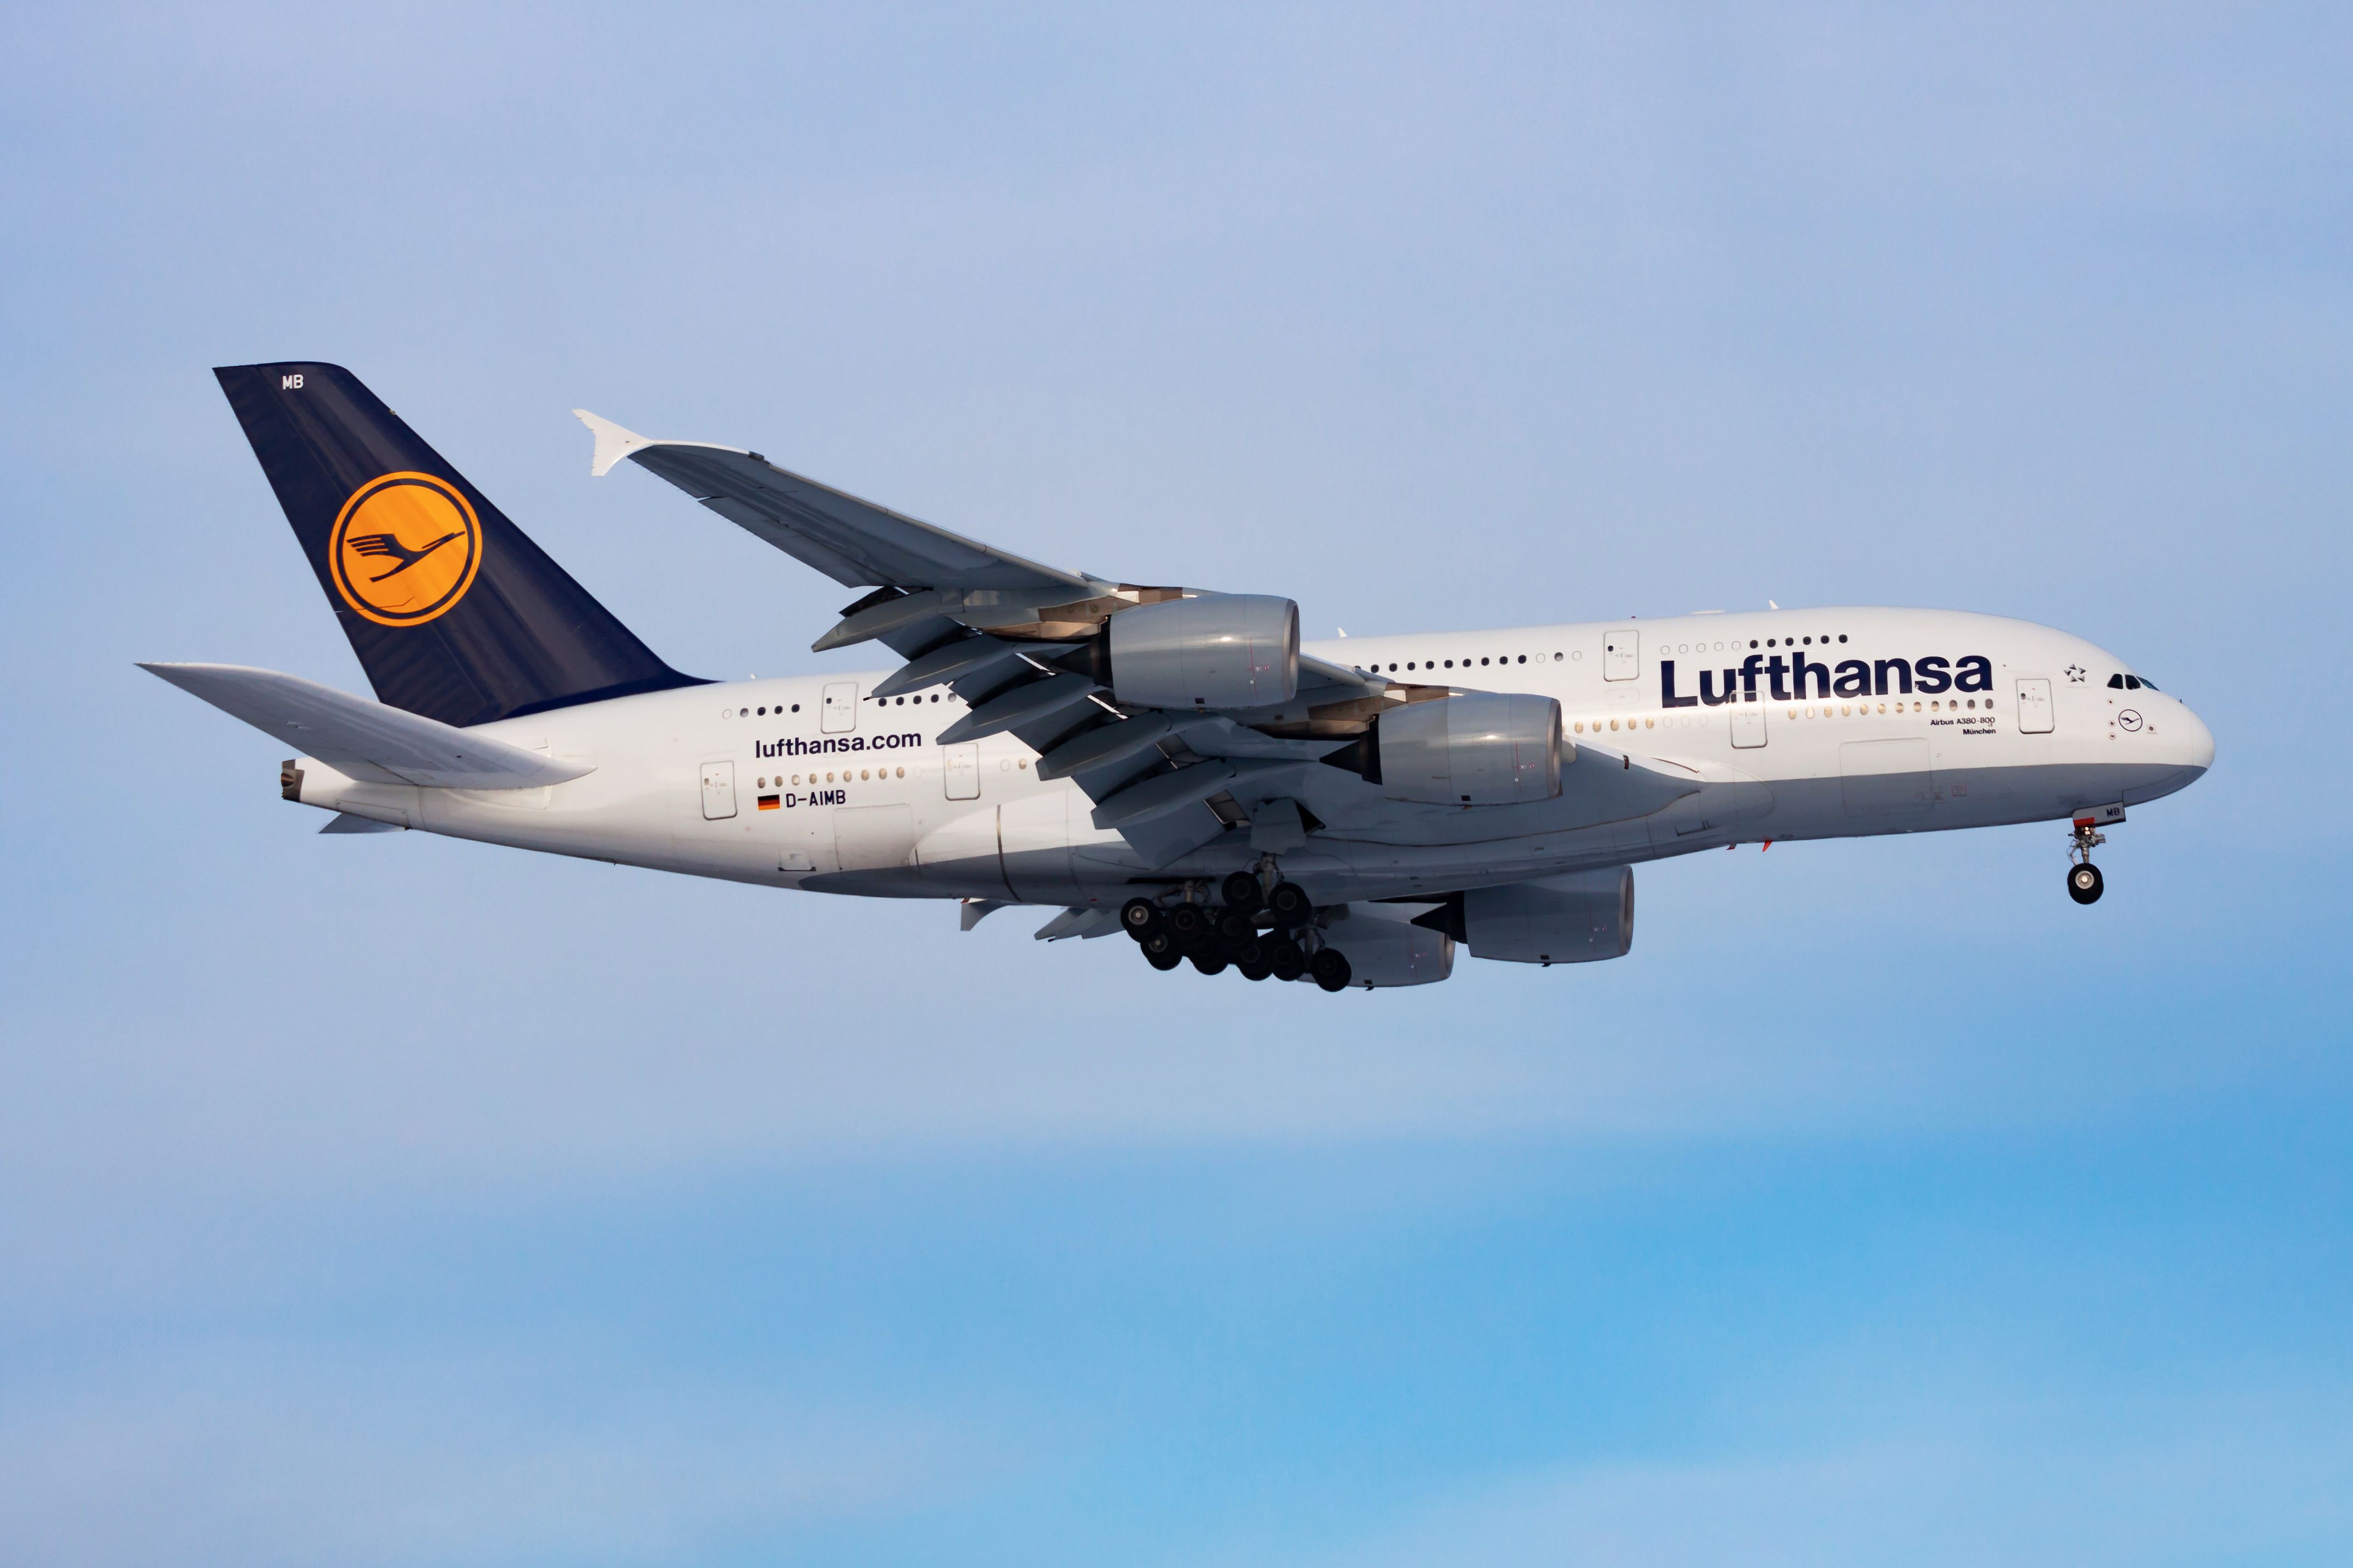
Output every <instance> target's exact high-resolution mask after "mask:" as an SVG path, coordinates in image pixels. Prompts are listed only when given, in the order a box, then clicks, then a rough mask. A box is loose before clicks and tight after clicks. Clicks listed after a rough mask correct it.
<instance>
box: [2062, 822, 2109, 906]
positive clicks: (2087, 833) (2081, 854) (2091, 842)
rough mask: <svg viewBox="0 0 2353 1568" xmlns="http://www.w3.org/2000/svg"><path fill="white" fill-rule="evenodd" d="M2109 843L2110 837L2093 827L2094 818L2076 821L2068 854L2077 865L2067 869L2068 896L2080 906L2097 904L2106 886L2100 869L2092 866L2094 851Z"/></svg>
mask: <svg viewBox="0 0 2353 1568" xmlns="http://www.w3.org/2000/svg"><path fill="white" fill-rule="evenodd" d="M2107 841H2108V836H2107V835H2106V834H2105V833H2102V832H2101V831H2100V830H2099V829H2098V828H2096V827H2094V826H2092V818H2090V817H2088V816H2079V817H2077V818H2076V819H2075V831H2074V833H2073V836H2072V837H2071V838H2070V840H2069V845H2068V849H2067V853H2068V856H2069V858H2072V859H2073V861H2074V862H2075V863H2074V864H2073V866H2070V867H2068V868H2067V896H2068V897H2069V898H2071V899H2073V900H2075V901H2076V902H2077V903H2079V904H2096V903H2098V902H2099V901H2100V894H2101V892H2102V890H2103V889H2105V886H2106V884H2105V881H2104V879H2102V878H2101V876H2100V868H2098V867H2097V866H2094V865H2093V864H2092V851H2093V850H2094V848H2096V847H2099V846H2100V845H2103V844H2105V843H2106V842H2107Z"/></svg>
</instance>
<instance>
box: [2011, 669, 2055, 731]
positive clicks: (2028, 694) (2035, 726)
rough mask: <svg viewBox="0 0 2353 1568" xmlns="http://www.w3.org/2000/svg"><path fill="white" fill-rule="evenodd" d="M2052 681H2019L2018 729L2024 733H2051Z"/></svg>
mask: <svg viewBox="0 0 2353 1568" xmlns="http://www.w3.org/2000/svg"><path fill="white" fill-rule="evenodd" d="M2051 727H2052V715H2051V683H2050V682H2049V681H2048V680H2042V679H2035V680H2021V681H2020V682H2019V683H2018V730H2019V733H2021V734H2022V735H2048V734H2049V733H2051Z"/></svg>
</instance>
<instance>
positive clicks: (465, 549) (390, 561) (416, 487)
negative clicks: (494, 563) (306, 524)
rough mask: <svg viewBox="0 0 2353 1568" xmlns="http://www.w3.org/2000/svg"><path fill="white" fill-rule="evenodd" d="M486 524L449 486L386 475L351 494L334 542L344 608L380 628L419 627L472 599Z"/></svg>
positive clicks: (330, 563)
mask: <svg viewBox="0 0 2353 1568" xmlns="http://www.w3.org/2000/svg"><path fill="white" fill-rule="evenodd" d="M481 563H482V525H481V521H480V519H478V518H476V517H475V515H474V509H473V507H472V506H470V505H469V504H468V503H467V500H466V498H465V497H464V496H462V495H459V493H458V489H457V487H456V486H454V485H452V484H450V483H449V481H448V480H447V479H437V478H436V477H435V476H433V475H431V474H407V473H402V474H385V475H383V476H381V477H380V478H377V479H370V480H369V481H368V482H367V483H365V484H364V485H362V486H361V487H360V488H359V489H355V490H353V492H352V499H351V500H347V501H345V502H344V503H343V511H342V512H341V513H340V514H338V515H337V517H336V518H335V531H334V532H333V533H332V534H330V535H329V536H328V539H327V569H328V571H329V572H330V573H332V574H333V576H334V579H335V592H336V593H338V594H341V595H343V603H345V604H347V605H350V606H351V607H352V608H353V609H354V610H357V611H358V612H359V613H360V614H361V615H363V616H366V617H367V618H368V619H369V620H372V621H374V622H375V623H376V625H378V626H423V625H424V624H425V623H426V622H427V621H429V620H431V619H433V618H434V617H435V616H440V615H445V614H447V613H448V610H449V608H450V607H451V606H452V605H456V604H457V602H458V601H459V600H460V599H462V598H464V597H465V596H466V590H467V589H468V588H470V587H472V586H473V584H474V573H475V570H476V569H477V568H479V567H480V565H481Z"/></svg>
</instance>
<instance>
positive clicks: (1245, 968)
mask: <svg viewBox="0 0 2353 1568" xmlns="http://www.w3.org/2000/svg"><path fill="white" fill-rule="evenodd" d="M1234 968H1235V970H1236V971H1237V972H1239V973H1240V975H1241V977H1242V978H1243V979H1244V980H1264V979H1265V978H1266V977H1267V976H1268V975H1270V974H1272V973H1274V971H1273V970H1271V969H1269V968H1268V967H1267V966H1266V963H1265V961H1263V960H1261V961H1260V962H1259V963H1247V962H1240V963H1235V965H1234Z"/></svg>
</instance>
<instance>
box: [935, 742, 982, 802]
mask: <svg viewBox="0 0 2353 1568" xmlns="http://www.w3.org/2000/svg"><path fill="white" fill-rule="evenodd" d="M940 776H941V777H942V778H943V779H944V780H945V781H946V783H947V787H948V798H949V799H950V800H978V799H979V798H980V742H977V741H970V742H965V744H964V745H961V746H943V747H941V748H940Z"/></svg>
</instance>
